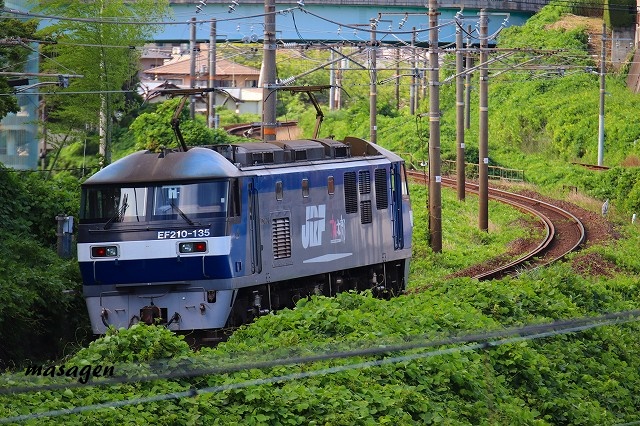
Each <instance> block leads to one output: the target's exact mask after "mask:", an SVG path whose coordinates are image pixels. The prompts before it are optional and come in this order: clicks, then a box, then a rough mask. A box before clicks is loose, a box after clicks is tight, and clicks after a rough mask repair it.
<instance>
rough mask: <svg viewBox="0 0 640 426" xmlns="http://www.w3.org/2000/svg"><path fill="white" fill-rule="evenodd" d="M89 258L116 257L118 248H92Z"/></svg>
mask: <svg viewBox="0 0 640 426" xmlns="http://www.w3.org/2000/svg"><path fill="white" fill-rule="evenodd" d="M91 257H118V246H93V247H91Z"/></svg>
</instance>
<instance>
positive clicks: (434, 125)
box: [429, 0, 442, 253]
mask: <svg viewBox="0 0 640 426" xmlns="http://www.w3.org/2000/svg"><path fill="white" fill-rule="evenodd" d="M438 15H439V13H438V1H437V0H429V68H430V76H429V231H430V239H431V249H432V250H433V251H434V252H435V253H440V252H441V251H442V197H441V185H442V177H441V176H440V78H439V72H440V67H439V65H438Z"/></svg>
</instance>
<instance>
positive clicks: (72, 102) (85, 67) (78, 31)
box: [35, 0, 170, 163]
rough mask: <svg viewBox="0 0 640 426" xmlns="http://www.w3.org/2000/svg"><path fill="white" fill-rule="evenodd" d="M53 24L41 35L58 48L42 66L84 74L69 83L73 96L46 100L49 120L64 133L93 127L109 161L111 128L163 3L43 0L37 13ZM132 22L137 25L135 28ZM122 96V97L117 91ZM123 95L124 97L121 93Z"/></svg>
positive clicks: (49, 50) (162, 13)
mask: <svg viewBox="0 0 640 426" xmlns="http://www.w3.org/2000/svg"><path fill="white" fill-rule="evenodd" d="M35 9H36V10H37V11H39V12H41V13H45V14H47V15H55V16H64V17H65V18H68V19H64V18H63V19H59V20H57V21H54V22H53V23H52V24H51V25H48V26H47V27H45V28H44V29H42V30H41V31H40V35H41V36H43V37H49V38H51V39H53V40H55V41H56V42H57V43H56V44H54V45H51V46H50V47H49V48H47V49H46V53H47V58H48V59H45V61H44V63H43V67H44V68H45V69H46V70H47V71H49V72H65V73H72V74H79V75H82V76H83V77H82V78H74V79H71V81H70V82H69V87H70V88H72V90H73V91H74V92H78V94H75V95H68V96H65V97H64V99H61V98H60V97H51V98H48V105H49V117H50V118H51V119H52V121H53V122H54V123H56V122H57V123H61V124H63V127H62V128H64V129H69V128H74V127H75V128H78V127H79V128H81V129H84V128H85V127H91V128H94V129H95V128H97V129H99V133H100V154H101V155H103V156H104V160H105V163H108V162H109V161H110V154H111V153H110V151H111V147H110V144H111V123H112V121H113V120H114V118H115V115H116V113H117V112H122V111H123V110H125V109H126V108H127V103H126V101H127V96H125V93H126V92H127V91H130V90H133V89H134V87H135V84H136V81H135V76H136V74H137V71H138V68H137V66H138V59H139V56H140V51H139V50H138V49H136V47H139V46H142V45H143V44H144V42H145V41H146V40H148V39H150V38H151V36H152V34H153V32H154V31H155V29H156V27H155V26H154V25H152V24H143V23H142V22H153V21H160V20H161V19H162V18H164V17H166V16H167V15H168V13H169V10H170V9H169V2H168V1H167V0H160V1H156V0H138V1H135V2H131V1H124V0H99V1H92V2H70V1H67V0H42V1H39V2H38V4H37V5H36V8H35ZM134 22H135V23H134ZM121 91H122V92H121ZM123 92H124V93H123Z"/></svg>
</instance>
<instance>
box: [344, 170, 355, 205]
mask: <svg viewBox="0 0 640 426" xmlns="http://www.w3.org/2000/svg"><path fill="white" fill-rule="evenodd" d="M344 207H345V210H346V212H347V214H349V213H357V212H358V185H357V181H356V172H347V173H345V174H344Z"/></svg>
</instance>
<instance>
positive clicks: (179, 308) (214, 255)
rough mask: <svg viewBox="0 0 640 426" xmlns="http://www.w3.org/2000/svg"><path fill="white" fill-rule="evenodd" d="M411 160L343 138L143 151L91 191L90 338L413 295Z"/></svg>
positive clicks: (84, 211)
mask: <svg viewBox="0 0 640 426" xmlns="http://www.w3.org/2000/svg"><path fill="white" fill-rule="evenodd" d="M412 228H413V219H412V212H411V205H410V200H409V194H408V188H407V181H406V176H405V170H404V162H403V160H402V159H401V158H400V157H398V156H397V155H395V154H393V153H391V152H389V151H387V150H385V149H383V148H381V147H379V146H377V145H374V144H371V143H369V142H367V141H364V140H362V139H357V138H346V139H345V140H344V141H342V142H340V141H336V140H333V139H313V140H295V141H273V142H270V143H259V142H255V143H242V144H234V145H219V146H210V147H194V148H191V149H189V150H187V151H179V150H164V151H163V152H160V153H157V152H150V151H140V152H137V153H134V154H132V155H129V156H127V157H125V158H123V159H121V160H119V161H116V162H114V163H113V164H111V165H109V166H108V167H105V168H104V169H103V170H101V171H99V172H98V173H96V174H95V175H93V176H92V177H91V178H89V179H87V181H86V182H85V183H84V184H83V185H82V202H81V212H80V221H79V227H78V260H79V262H80V269H81V272H82V277H83V281H84V296H85V299H86V303H87V307H88V310H89V315H90V318H91V325H92V329H93V332H94V333H96V334H102V333H104V332H105V331H106V329H107V327H109V326H115V327H116V328H119V327H128V326H130V325H131V324H134V323H136V322H139V321H140V322H145V323H148V324H151V323H161V324H165V325H167V326H168V327H169V328H170V329H172V330H185V331H187V330H220V329H226V328H232V327H236V326H238V325H241V324H244V323H246V322H248V321H251V320H252V319H253V318H255V317H256V316H259V315H263V314H265V313H268V312H271V311H275V310H278V309H281V308H284V307H292V306H294V304H295V303H296V301H297V300H299V299H300V298H302V297H307V296H309V295H312V294H324V295H335V294H336V293H338V292H340V291H344V290H349V289H357V290H364V289H369V288H371V289H372V290H373V291H374V292H375V293H376V294H378V295H380V296H385V295H387V296H391V295H394V294H398V293H400V292H402V291H403V290H404V289H405V286H406V282H407V275H408V271H409V259H410V256H411V234H412Z"/></svg>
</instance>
